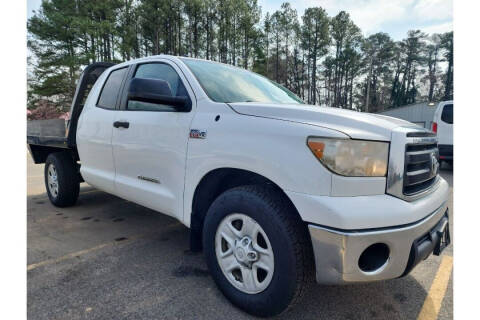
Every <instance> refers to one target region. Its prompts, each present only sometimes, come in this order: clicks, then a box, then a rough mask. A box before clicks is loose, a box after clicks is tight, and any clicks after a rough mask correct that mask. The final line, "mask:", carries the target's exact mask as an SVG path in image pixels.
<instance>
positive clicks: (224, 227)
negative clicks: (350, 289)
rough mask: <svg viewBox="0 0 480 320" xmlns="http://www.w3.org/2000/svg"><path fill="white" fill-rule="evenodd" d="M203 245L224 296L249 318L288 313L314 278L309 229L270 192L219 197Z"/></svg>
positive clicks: (246, 190)
mask: <svg viewBox="0 0 480 320" xmlns="http://www.w3.org/2000/svg"><path fill="white" fill-rule="evenodd" d="M203 243H204V250H205V254H206V259H207V264H208V267H209V270H210V272H211V274H212V277H213V279H214V280H215V282H216V284H217V285H218V287H219V288H220V290H221V291H222V293H223V294H224V295H225V296H226V297H227V298H228V299H229V300H230V301H232V303H233V304H235V305H236V306H238V307H240V308H241V309H243V310H245V311H247V312H249V313H251V314H253V315H257V316H273V315H277V314H279V313H281V312H283V311H285V310H287V309H288V308H290V307H292V306H293V305H294V304H296V303H297V302H298V301H299V300H300V298H301V296H302V295H303V293H304V292H305V290H306V288H307V285H308V283H309V282H311V279H312V276H313V258H312V249H311V243H310V241H309V237H308V231H307V228H306V227H305V225H304V224H303V222H302V221H301V220H300V218H299V217H298V215H297V213H296V212H295V211H294V209H293V208H292V206H291V204H290V203H288V202H287V201H286V199H285V198H284V195H282V194H280V193H279V192H277V191H276V190H273V189H272V188H269V187H264V186H242V187H238V188H234V189H230V190H227V191H226V192H224V193H223V194H221V195H220V196H219V197H218V198H217V199H216V200H215V201H214V202H213V204H212V205H211V207H210V209H209V210H208V213H207V216H206V218H205V224H204V229H203Z"/></svg>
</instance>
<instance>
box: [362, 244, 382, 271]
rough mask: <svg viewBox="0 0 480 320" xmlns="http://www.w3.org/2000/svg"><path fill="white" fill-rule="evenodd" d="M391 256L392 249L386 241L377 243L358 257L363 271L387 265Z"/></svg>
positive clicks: (374, 269)
mask: <svg viewBox="0 0 480 320" xmlns="http://www.w3.org/2000/svg"><path fill="white" fill-rule="evenodd" d="M389 257H390V249H389V248H388V246H387V245H386V244H385V243H375V244H372V245H371V246H369V247H368V248H367V249H365V250H364V251H363V252H362V254H361V255H360V259H358V267H359V268H360V270H362V271H363V272H374V271H376V270H378V269H380V268H381V267H382V266H383V265H385V264H386V263H387V261H388V258H389Z"/></svg>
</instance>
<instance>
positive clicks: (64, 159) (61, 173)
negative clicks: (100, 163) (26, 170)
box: [44, 152, 80, 207]
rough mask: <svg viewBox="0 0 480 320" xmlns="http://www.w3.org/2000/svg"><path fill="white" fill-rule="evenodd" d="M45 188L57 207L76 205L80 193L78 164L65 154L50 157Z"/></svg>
mask: <svg viewBox="0 0 480 320" xmlns="http://www.w3.org/2000/svg"><path fill="white" fill-rule="evenodd" d="M44 175H45V187H46V189H47V195H48V198H49V200H50V202H51V203H52V204H53V205H55V206H57V207H68V206H72V205H74V204H75V202H76V201H77V199H78V194H79V192H80V181H79V179H78V172H77V167H76V163H75V162H74V160H73V159H72V157H71V156H70V155H69V154H67V153H65V152H56V153H51V154H49V155H48V157H47V159H46V161H45V171H44Z"/></svg>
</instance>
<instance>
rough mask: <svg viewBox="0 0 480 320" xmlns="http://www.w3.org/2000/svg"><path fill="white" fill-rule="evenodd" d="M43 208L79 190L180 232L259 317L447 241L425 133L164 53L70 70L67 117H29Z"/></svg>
mask: <svg viewBox="0 0 480 320" xmlns="http://www.w3.org/2000/svg"><path fill="white" fill-rule="evenodd" d="M28 128H29V130H28V133H27V143H28V147H29V150H30V153H31V155H32V158H33V160H34V162H35V163H44V164H45V171H44V174H45V185H46V191H47V194H48V197H49V199H50V201H51V203H52V204H53V205H55V206H58V207H66V206H71V205H74V204H75V202H76V200H77V198H78V196H79V185H80V183H81V182H86V183H88V184H90V185H92V186H93V187H95V188H98V189H99V190H103V191H105V192H108V193H111V194H113V195H116V196H118V197H121V198H124V199H126V200H129V201H132V202H134V203H137V204H140V205H142V206H145V207H147V208H150V209H153V210H155V211H158V212H160V213H163V214H166V215H169V216H172V217H174V218H176V219H178V220H179V221H180V222H181V223H183V224H184V225H185V226H187V227H188V228H190V246H191V249H192V250H195V251H203V252H204V254H205V258H206V262H207V265H208V268H209V271H210V273H211V276H212V278H213V280H214V281H215V283H216V284H217V286H218V288H219V289H220V290H221V292H222V293H223V294H224V295H225V296H226V297H227V298H228V299H229V300H230V301H231V302H232V303H233V304H235V305H236V306H238V307H239V308H241V309H243V310H245V311H247V312H249V313H251V314H254V315H257V316H272V315H276V314H279V313H281V312H283V311H285V310H287V309H288V308H290V307H292V306H294V305H295V304H296V303H297V302H298V301H299V300H300V299H301V297H302V296H303V295H304V294H305V292H306V289H307V287H309V286H308V285H309V283H312V282H313V280H314V279H315V280H316V282H317V283H319V284H351V283H362V282H369V281H378V280H387V279H394V278H399V277H404V276H405V275H407V274H408V273H409V272H410V271H411V270H412V269H413V268H414V267H415V266H416V265H417V264H418V263H420V262H421V261H422V260H424V259H426V258H427V257H428V256H429V255H430V254H432V253H433V254H435V255H439V254H440V253H441V252H442V250H443V249H444V248H445V247H446V246H447V245H448V244H449V243H450V234H449V216H448V208H447V198H448V184H447V182H446V181H445V180H444V179H442V177H440V176H439V175H438V168H439V154H438V146H437V137H436V136H435V134H434V133H433V132H431V131H429V130H426V129H423V128H420V127H418V126H416V125H414V124H412V123H409V122H406V121H403V120H399V119H395V118H390V117H386V116H380V115H374V114H367V113H361V112H355V111H348V110H342V109H338V108H327V107H319V106H313V105H307V104H305V103H304V102H303V101H302V100H301V99H300V98H299V97H297V96H296V95H295V94H293V93H292V92H290V91H289V90H287V89H286V88H284V87H283V86H281V85H279V84H277V83H275V82H272V81H270V80H269V79H267V78H265V77H263V76H260V75H258V74H255V73H253V72H249V71H247V70H244V69H241V68H236V67H233V66H230V65H225V64H221V63H216V62H210V61H206V60H198V59H191V58H183V57H173V56H167V55H160V56H153V57H148V58H142V59H137V60H132V61H129V62H125V63H121V64H116V65H113V64H110V63H94V64H92V65H89V66H88V67H86V68H85V70H84V71H83V73H82V75H81V77H80V80H79V82H78V85H77V89H76V92H75V96H74V99H73V102H72V107H71V111H70V119H69V120H68V121H64V120H60V121H53V122H52V121H50V122H48V123H45V122H41V123H39V122H35V123H33V122H32V123H30V124H29V126H28Z"/></svg>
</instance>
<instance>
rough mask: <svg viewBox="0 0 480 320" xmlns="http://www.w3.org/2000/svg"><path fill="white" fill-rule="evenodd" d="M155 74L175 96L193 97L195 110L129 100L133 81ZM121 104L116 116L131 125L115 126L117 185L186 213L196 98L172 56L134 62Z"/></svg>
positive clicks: (135, 197)
mask: <svg viewBox="0 0 480 320" xmlns="http://www.w3.org/2000/svg"><path fill="white" fill-rule="evenodd" d="M133 78H153V79H160V80H164V81H167V82H168V84H169V86H170V89H171V93H172V96H177V97H179V96H182V97H187V98H188V99H190V100H191V103H192V110H191V111H190V112H178V111H176V110H175V109H174V108H173V107H171V106H168V105H163V104H153V103H147V102H139V101H127V91H128V86H129V81H130V80H131V79H133ZM122 96H123V98H122V102H121V110H120V111H119V112H118V113H117V114H116V117H115V120H114V121H116V122H120V123H128V128H126V127H125V126H124V127H119V128H114V130H113V136H112V145H113V155H114V159H115V169H116V177H115V186H116V192H117V194H118V195H119V196H121V197H123V198H125V199H129V200H132V201H134V202H136V203H139V204H141V205H144V206H146V207H148V208H151V209H154V210H156V211H159V212H162V213H164V214H168V215H171V216H175V217H177V218H178V219H182V218H183V191H184V179H185V161H186V152H187V143H188V137H189V132H190V124H191V121H192V117H193V114H194V111H195V107H196V104H195V98H194V94H193V92H192V91H191V88H190V87H189V85H188V82H187V81H186V79H185V78H184V76H183V73H182V72H181V70H180V69H179V68H178V67H177V66H176V65H175V64H173V63H170V62H169V61H167V60H159V61H155V62H148V63H141V64H138V65H135V66H133V67H132V68H131V70H130V74H129V76H128V79H127V82H126V85H125V90H124V93H123V94H122Z"/></svg>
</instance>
